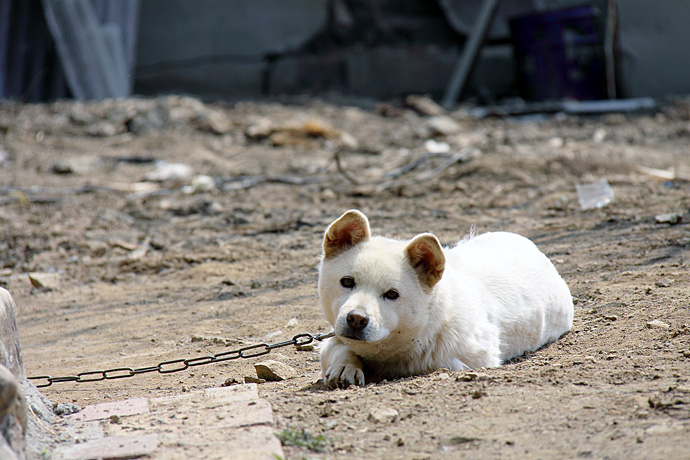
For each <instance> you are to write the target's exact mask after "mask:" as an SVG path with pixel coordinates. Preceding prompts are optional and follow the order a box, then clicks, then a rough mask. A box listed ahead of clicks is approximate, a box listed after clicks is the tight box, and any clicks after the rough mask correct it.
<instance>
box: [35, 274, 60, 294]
mask: <svg viewBox="0 0 690 460" xmlns="http://www.w3.org/2000/svg"><path fill="white" fill-rule="evenodd" d="M29 281H30V282H31V284H32V286H33V287H36V288H39V289H45V290H48V291H54V290H56V289H57V288H59V287H60V275H59V274H58V273H43V272H35V273H29Z"/></svg>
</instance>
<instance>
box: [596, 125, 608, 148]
mask: <svg viewBox="0 0 690 460" xmlns="http://www.w3.org/2000/svg"><path fill="white" fill-rule="evenodd" d="M607 134H608V133H607V132H606V130H605V129H604V128H597V129H596V130H595V131H594V134H593V135H592V140H593V141H594V143H595V144H601V143H602V142H604V139H606V136H607Z"/></svg>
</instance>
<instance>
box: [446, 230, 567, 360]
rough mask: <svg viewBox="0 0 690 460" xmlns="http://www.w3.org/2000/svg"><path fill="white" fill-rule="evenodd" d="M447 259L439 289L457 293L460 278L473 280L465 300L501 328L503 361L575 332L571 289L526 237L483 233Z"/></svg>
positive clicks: (461, 280)
mask: <svg viewBox="0 0 690 460" xmlns="http://www.w3.org/2000/svg"><path fill="white" fill-rule="evenodd" d="M446 257H447V259H446V267H447V268H446V274H445V277H444V278H446V279H445V283H444V282H443V281H442V282H441V283H439V284H440V285H443V284H445V286H444V287H443V288H445V289H450V290H455V287H454V286H452V284H453V278H455V277H456V276H460V279H457V278H456V282H458V283H466V282H467V281H468V279H471V280H472V281H473V282H472V286H471V288H470V289H471V292H468V294H467V295H470V296H472V297H473V299H472V300H475V301H476V303H475V302H471V304H475V305H476V306H481V308H482V310H483V312H484V313H485V314H486V320H487V321H488V322H489V323H490V324H492V325H494V326H496V327H497V328H498V331H499V338H500V360H501V361H505V360H507V359H510V358H512V357H514V356H518V355H520V354H522V353H524V352H525V351H527V350H536V349H537V348H539V347H541V346H542V345H544V344H545V343H549V342H552V341H554V340H556V339H557V338H558V337H560V336H561V335H563V334H564V333H565V332H567V331H569V330H570V328H571V327H572V322H573V302H572V297H571V295H570V290H569V289H568V286H567V285H566V283H565V281H564V280H563V278H561V276H560V275H559V274H558V272H557V270H556V268H555V267H554V266H553V264H552V263H551V261H550V260H549V259H548V258H547V257H546V256H545V255H544V254H543V253H541V252H540V251H539V249H538V248H537V247H536V246H535V245H534V243H532V242H531V241H530V240H528V239H527V238H524V237H522V236H520V235H517V234H514V233H507V232H495V233H485V234H482V235H479V236H475V237H472V238H469V239H465V240H463V241H461V242H460V243H459V244H458V245H457V246H455V247H453V248H451V249H448V250H446ZM454 275H455V276H454ZM441 287H442V286H439V288H441ZM460 289H463V290H465V289H467V286H462V287H460Z"/></svg>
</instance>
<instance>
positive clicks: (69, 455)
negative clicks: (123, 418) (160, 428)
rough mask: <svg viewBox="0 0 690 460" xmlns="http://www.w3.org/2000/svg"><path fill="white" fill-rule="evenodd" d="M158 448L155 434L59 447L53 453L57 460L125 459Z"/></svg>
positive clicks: (98, 440)
mask: <svg viewBox="0 0 690 460" xmlns="http://www.w3.org/2000/svg"><path fill="white" fill-rule="evenodd" d="M157 447H158V435H157V434H155V433H154V434H145V435H139V436H109V437H107V438H103V439H96V440H93V441H87V442H84V443H81V444H72V445H69V446H60V447H59V448H58V449H57V450H56V452H55V458H56V459H58V460H62V459H64V460H91V459H94V460H95V459H101V458H108V459H113V460H115V459H126V458H136V457H141V456H143V455H147V454H152V453H153V452H154V451H155V450H156V448H157Z"/></svg>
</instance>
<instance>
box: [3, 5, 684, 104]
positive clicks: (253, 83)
mask: <svg viewBox="0 0 690 460" xmlns="http://www.w3.org/2000/svg"><path fill="white" fill-rule="evenodd" d="M689 17H690V2H688V1H685V0H665V1H663V2H655V3H654V4H653V6H652V5H651V4H650V3H649V2H648V1H644V0H627V1H624V2H616V1H614V0H596V1H588V2H583V1H582V0H550V1H545V0H544V1H540V0H503V1H497V0H233V1H231V2H228V1H224V0H197V1H193V2H192V1H189V0H118V1H108V0H42V1H41V0H0V97H2V98H11V99H17V100H20V101H28V102H31V101H48V100H54V99H59V98H75V99H103V98H109V97H126V96H129V95H133V94H136V95H158V94H165V93H183V94H189V95H192V96H196V97H199V98H202V99H206V100H213V99H229V100H233V99H234V100H237V99H258V98H271V97H275V96H278V95H297V94H310V95H319V94H324V93H336V94H344V95H348V96H357V97H367V98H376V99H391V98H397V97H401V96H404V95H406V94H411V93H418V94H420V93H426V94H430V95H432V96H433V97H434V98H436V99H443V100H444V101H445V102H447V103H455V102H456V101H470V102H475V103H479V104H494V103H497V102H498V101H504V100H506V98H520V99H522V100H528V101H546V100H600V99H613V98H638V97H655V98H663V97H667V96H672V95H682V94H688V93H690V78H688V74H689V73H690V47H688V46H687V43H688V32H687V18H689Z"/></svg>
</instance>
